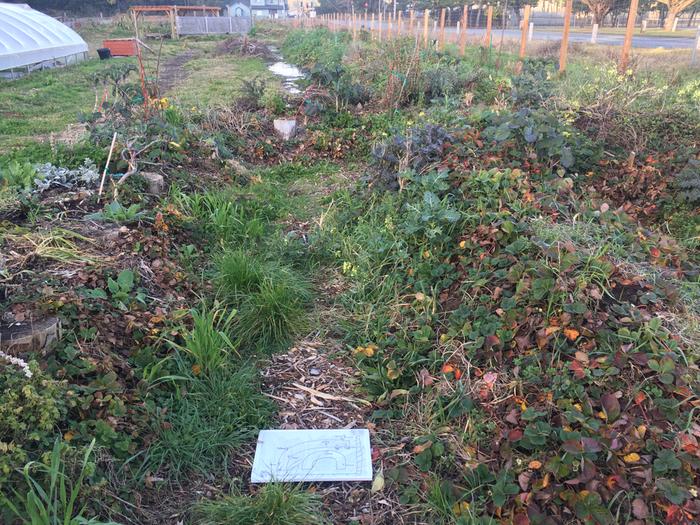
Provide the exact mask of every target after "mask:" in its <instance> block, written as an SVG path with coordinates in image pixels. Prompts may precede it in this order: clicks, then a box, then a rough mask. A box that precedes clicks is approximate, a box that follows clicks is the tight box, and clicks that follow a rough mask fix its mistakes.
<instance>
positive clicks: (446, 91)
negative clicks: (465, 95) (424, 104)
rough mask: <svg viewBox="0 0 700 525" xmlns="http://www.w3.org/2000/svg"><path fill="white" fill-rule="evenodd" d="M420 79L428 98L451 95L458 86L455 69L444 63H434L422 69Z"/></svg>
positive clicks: (458, 79)
mask: <svg viewBox="0 0 700 525" xmlns="http://www.w3.org/2000/svg"><path fill="white" fill-rule="evenodd" d="M421 81H422V84H423V91H424V93H425V96H426V97H427V98H428V100H431V99H434V98H439V97H444V96H448V95H451V94H453V93H454V92H456V91H457V89H459V87H460V78H459V75H458V73H457V71H456V70H455V68H454V67H452V66H449V65H446V64H434V65H432V66H430V67H428V68H426V69H424V70H423V71H422V78H421Z"/></svg>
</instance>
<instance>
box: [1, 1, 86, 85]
mask: <svg viewBox="0 0 700 525" xmlns="http://www.w3.org/2000/svg"><path fill="white" fill-rule="evenodd" d="M87 50H88V46H87V44H86V43H85V41H84V40H83V39H82V38H80V35H78V33H76V32H75V31H73V30H72V29H70V28H69V27H67V26H65V25H63V24H62V23H61V22H59V21H58V20H56V19H55V18H51V17H50V16H48V15H45V14H44V13H40V12H39V11H35V10H34V9H32V8H31V7H29V6H28V5H27V4H7V3H4V2H1V3H0V71H2V70H5V69H11V68H17V67H23V66H29V65H32V64H37V63H41V62H45V61H49V60H54V59H57V58H63V57H67V56H70V55H77V54H79V53H84V52H86V51H87Z"/></svg>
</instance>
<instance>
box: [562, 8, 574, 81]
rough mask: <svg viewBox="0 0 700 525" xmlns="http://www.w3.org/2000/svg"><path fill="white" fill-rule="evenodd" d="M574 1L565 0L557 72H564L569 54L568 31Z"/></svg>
mask: <svg viewBox="0 0 700 525" xmlns="http://www.w3.org/2000/svg"><path fill="white" fill-rule="evenodd" d="M573 5H574V0H566V6H565V8H564V32H563V33H562V35H561V49H560V50H559V72H560V73H563V72H564V71H566V59H567V56H568V54H569V29H570V26H571V11H572V9H573Z"/></svg>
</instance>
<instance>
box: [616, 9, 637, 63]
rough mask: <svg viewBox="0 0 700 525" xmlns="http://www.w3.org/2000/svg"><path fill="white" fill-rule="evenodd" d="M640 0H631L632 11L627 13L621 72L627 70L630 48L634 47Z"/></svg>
mask: <svg viewBox="0 0 700 525" xmlns="http://www.w3.org/2000/svg"><path fill="white" fill-rule="evenodd" d="M638 5H639V0H631V2H630V11H629V14H628V15H627V30H626V31H625V42H624V44H622V54H621V55H620V73H624V72H625V71H627V64H628V63H629V59H630V49H631V48H632V34H633V33H634V22H635V21H636V19H637V6H638Z"/></svg>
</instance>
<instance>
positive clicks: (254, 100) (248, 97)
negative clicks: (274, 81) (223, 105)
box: [239, 77, 267, 109]
mask: <svg viewBox="0 0 700 525" xmlns="http://www.w3.org/2000/svg"><path fill="white" fill-rule="evenodd" d="M266 87H267V83H266V82H265V79H263V78H261V77H253V78H251V79H243V80H242V82H241V87H240V93H241V97H240V99H239V102H240V103H241V104H242V105H243V106H244V107H245V108H248V109H259V108H261V107H263V106H264V105H263V103H262V100H263V96H264V95H265V89H266Z"/></svg>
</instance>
